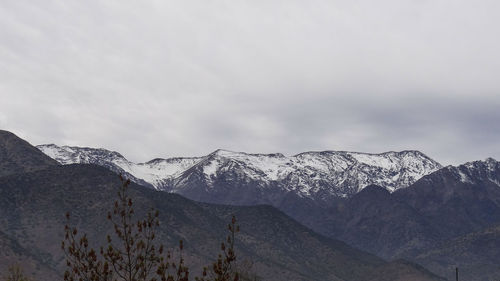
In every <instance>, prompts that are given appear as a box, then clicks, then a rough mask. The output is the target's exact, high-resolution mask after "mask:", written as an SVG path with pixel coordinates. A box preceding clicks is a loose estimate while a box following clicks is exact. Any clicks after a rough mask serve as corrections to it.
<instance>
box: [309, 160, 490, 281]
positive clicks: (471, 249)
mask: <svg viewBox="0 0 500 281" xmlns="http://www.w3.org/2000/svg"><path fill="white" fill-rule="evenodd" d="M499 180H500V163H499V162H497V161H496V160H494V159H491V158H490V159H486V160H485V161H474V162H470V163H466V164H464V165H460V166H458V167H453V166H448V167H445V168H443V169H441V170H439V171H436V172H434V173H432V174H430V175H427V176H424V177H423V178H421V179H420V180H418V181H417V182H416V183H414V184H413V185H411V186H409V187H408V188H405V189H400V190H397V191H396V192H394V193H392V194H391V193H389V192H388V191H387V190H385V189H384V188H382V187H378V186H370V187H367V188H365V189H364V190H362V191H361V192H359V193H358V194H356V195H355V196H353V197H351V198H349V199H347V200H344V201H342V202H339V203H338V204H337V205H336V206H335V208H334V209H331V210H329V212H325V213H324V215H322V216H321V217H320V218H319V219H318V220H319V221H321V222H322V223H323V224H322V225H320V224H319V223H318V224H317V228H318V230H319V231H320V232H321V233H323V234H325V235H327V236H330V237H336V238H339V239H341V240H343V241H345V242H347V243H348V244H350V245H353V246H355V247H357V248H359V249H363V250H366V251H368V252H371V253H374V254H376V255H378V256H381V257H384V258H387V259H395V258H405V259H410V260H413V261H415V262H418V263H419V264H422V265H424V266H425V267H427V268H429V269H431V270H433V271H434V272H438V273H439V274H442V275H443V276H445V277H448V278H449V279H452V277H453V276H452V275H453V271H452V270H451V269H452V268H453V267H454V266H459V267H461V266H463V267H464V268H463V270H462V274H463V275H464V276H466V277H467V280H473V281H482V280H491V279H490V278H492V277H493V276H500V268H498V267H494V266H493V265H494V264H500V256H499V255H495V254H492V251H489V250H487V249H486V248H487V247H488V246H487V245H490V246H494V245H497V244H498V243H500V242H499V240H498V235H496V234H495V233H494V232H493V231H487V230H486V229H488V228H492V229H497V228H495V227H496V226H498V225H500V186H499V182H500V181H499ZM476 243H477V244H476ZM481 251H484V254H485V256H484V257H483V258H478V255H481ZM493 252H494V250H493ZM487 253H488V254H487ZM486 256H487V257H489V258H491V260H489V261H488V263H485V260H484V259H485V257H486Z"/></svg>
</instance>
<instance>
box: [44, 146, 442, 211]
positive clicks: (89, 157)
mask: <svg viewBox="0 0 500 281" xmlns="http://www.w3.org/2000/svg"><path fill="white" fill-rule="evenodd" d="M38 148H39V149H40V150H42V151H43V152H44V153H46V154H47V155H49V156H51V157H52V158H54V159H56V160H57V161H59V162H60V163H62V164H70V163H94V164H97V165H101V166H105V167H108V168H110V169H111V170H113V171H115V172H120V173H123V174H125V175H126V176H129V177H130V178H131V179H132V180H134V181H143V182H145V183H148V184H149V185H151V186H153V187H154V188H156V189H159V190H166V191H169V192H176V193H180V194H183V195H186V196H188V194H196V196H198V195H199V196H201V197H203V196H202V195H200V193H203V192H208V191H210V192H215V191H216V190H217V188H219V187H221V186H225V188H230V187H231V186H233V187H234V188H236V187H238V188H243V187H244V188H245V190H246V191H245V192H251V193H253V192H255V193H256V194H255V196H257V197H259V196H264V195H263V194H265V193H269V192H271V193H273V194H282V195H280V196H285V194H287V193H292V194H296V195H297V196H298V197H303V198H310V199H314V200H328V198H331V197H349V196H352V195H354V194H356V193H357V192H359V191H360V190H362V189H363V188H364V187H366V186H367V185H370V184H376V185H379V186H383V187H384V188H386V189H387V190H389V191H390V192H392V191H394V190H397V189H399V188H404V187H407V186H409V185H411V184H412V183H414V182H415V181H416V180H418V179H419V178H421V177H422V176H424V175H427V174H430V173H432V172H434V171H436V170H438V169H440V168H441V165H440V164H439V163H438V162H436V161H434V160H432V159H431V158H429V157H427V156H426V155H425V154H423V153H421V152H419V151H416V150H406V151H400V152H394V151H390V152H384V153H377V154H374V153H361V152H349V151H333V150H328V151H309V152H303V153H299V154H297V155H294V156H285V155H283V154H281V153H272V154H256V153H246V152H234V151H230V150H225V149H217V150H215V151H214V152H212V153H210V154H208V155H206V156H202V157H185V158H184V157H177V158H168V159H162V158H156V159H153V160H151V161H148V162H145V163H133V162H130V161H128V160H127V159H125V158H124V157H123V156H122V155H121V154H119V153H118V152H112V151H108V150H105V149H94V148H80V147H69V146H56V145H40V146H38ZM198 189H199V190H198ZM197 190H198V191H197ZM250 190H253V191H250ZM257 194H260V195H257ZM193 196H194V195H193ZM234 196H241V194H238V193H235V194H234ZM248 196H249V197H252V196H254V195H252V196H250V195H248ZM188 197H189V196H188ZM201 197H200V198H198V197H197V198H196V199H198V200H201V201H212V199H207V200H203V199H202V198H201ZM264 197H265V196H264ZM214 200H215V199H214ZM221 200H222V199H221ZM235 200H236V199H235ZM241 200H243V199H241ZM262 200H263V201H262V202H261V201H258V200H257V201H258V202H260V203H272V202H268V201H265V200H264V199H262ZM266 200H267V199H266ZM231 202H233V201H231ZM238 202H239V203H242V204H243V203H244V202H240V201H238Z"/></svg>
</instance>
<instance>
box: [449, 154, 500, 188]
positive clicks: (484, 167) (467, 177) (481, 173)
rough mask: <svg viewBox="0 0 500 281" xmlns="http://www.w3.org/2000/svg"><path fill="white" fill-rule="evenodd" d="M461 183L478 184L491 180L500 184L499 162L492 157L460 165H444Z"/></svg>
mask: <svg viewBox="0 0 500 281" xmlns="http://www.w3.org/2000/svg"><path fill="white" fill-rule="evenodd" d="M445 169H447V170H448V171H449V172H450V173H452V174H453V175H455V177H456V178H457V179H459V180H460V182H462V183H469V184H478V183H482V182H492V183H494V184H496V185H498V186H500V163H499V162H497V161H496V160H495V159H493V158H487V159H486V160H484V161H474V162H467V163H465V164H463V165H460V166H457V167H455V166H447V167H445Z"/></svg>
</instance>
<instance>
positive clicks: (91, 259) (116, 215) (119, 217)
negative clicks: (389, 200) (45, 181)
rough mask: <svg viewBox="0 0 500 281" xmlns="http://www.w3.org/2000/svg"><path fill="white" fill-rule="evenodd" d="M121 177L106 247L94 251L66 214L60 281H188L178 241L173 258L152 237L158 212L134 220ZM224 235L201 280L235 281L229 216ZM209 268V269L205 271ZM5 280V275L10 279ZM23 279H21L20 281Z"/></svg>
mask: <svg viewBox="0 0 500 281" xmlns="http://www.w3.org/2000/svg"><path fill="white" fill-rule="evenodd" d="M120 180H121V182H122V184H121V187H120V189H119V190H118V193H117V195H118V198H117V200H116V201H115V202H114V205H113V211H112V212H109V213H108V215H107V218H108V220H109V221H110V222H111V224H112V225H113V230H114V236H111V235H107V236H106V240H107V242H106V247H100V249H99V251H96V250H95V249H93V248H92V247H91V246H90V245H89V241H88V237H87V234H83V235H80V234H79V233H78V229H77V228H76V227H70V226H69V220H70V215H69V213H67V214H66V217H67V220H68V224H67V225H66V226H65V228H64V230H65V239H64V240H63V241H62V244H61V248H62V249H63V251H64V252H65V255H66V265H67V270H66V272H65V274H64V280H65V281H118V280H120V281H159V280H161V281H189V269H188V267H187V266H186V265H185V263H184V258H183V255H182V251H183V248H184V247H183V242H182V240H181V241H179V255H178V258H177V259H176V261H174V258H173V254H172V252H170V251H167V252H165V251H164V247H163V245H161V244H158V243H156V242H155V238H156V230H157V228H158V226H159V219H158V215H159V214H158V211H157V210H154V209H151V210H150V211H149V212H148V213H147V214H146V215H145V217H144V218H142V219H138V220H134V208H133V201H132V198H131V197H130V196H129V194H128V192H127V191H128V187H129V185H130V180H125V179H123V178H122V177H121V176H120ZM228 230H229V235H228V237H227V240H226V243H227V244H226V243H224V242H223V243H222V244H221V253H220V254H219V256H218V259H217V261H216V262H214V263H213V265H212V267H211V268H210V270H208V269H207V268H205V269H204V270H203V277H201V278H198V277H196V278H195V280H200V281H238V280H239V273H238V272H237V270H236V269H235V267H234V262H235V261H236V254H235V252H234V242H235V240H234V239H235V233H236V232H239V226H238V225H237V224H236V218H235V217H234V216H233V217H232V220H231V223H230V224H229V225H228ZM207 270H208V273H207ZM9 281H10V280H9ZM19 281H24V280H19Z"/></svg>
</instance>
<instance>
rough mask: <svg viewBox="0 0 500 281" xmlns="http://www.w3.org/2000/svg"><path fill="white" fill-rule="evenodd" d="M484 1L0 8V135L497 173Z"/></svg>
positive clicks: (136, 151) (492, 33)
mask: <svg viewBox="0 0 500 281" xmlns="http://www.w3.org/2000/svg"><path fill="white" fill-rule="evenodd" d="M499 8H500V3H498V1H476V2H474V3H472V2H470V1H451V0H443V1H409V0H404V1H396V0H386V1H377V2H373V1H365V0H362V1H343V0H342V1H326V0H325V1H322V0H317V1H312V2H308V3H305V2H304V1H210V2H207V1H201V0H200V1H141V2H136V1H116V2H113V1H106V2H102V1H71V0H70V1H56V0H54V1H44V3H41V2H40V3H36V2H32V3H22V2H21V1H3V2H2V3H0V98H1V101H2V102H1V103H0V126H2V128H5V129H8V130H12V131H13V132H15V133H17V134H19V135H20V136H22V137H25V138H26V139H28V140H29V141H30V142H32V143H35V144H38V143H52V142H54V143H58V144H70V145H87V146H98V147H106V148H110V149H115V150H118V151H120V152H122V153H123V154H124V155H125V156H127V157H129V158H131V159H132V160H135V161H146V160H148V159H150V158H153V157H167V156H179V155H202V154H206V153H208V152H210V151H211V150H214V149H216V148H219V147H222V148H226V149H232V150H239V151H248V152H284V153H287V154H294V153H298V152H301V151H305V150H322V149H338V150H356V151H367V152H381V151H387V150H401V149H419V150H422V151H423V152H425V153H427V154H428V155H429V156H431V157H433V158H435V159H437V160H439V161H441V162H443V163H444V164H448V163H454V164H457V163H460V162H464V161H469V160H476V159H482V158H485V157H488V156H492V157H496V158H497V159H500V149H499V148H498V145H497V143H498V142H499V140H500V135H499V134H500V133H499V132H500V128H499V126H500V125H498V124H500V122H499V121H500V114H499V113H498V111H497V110H496V109H497V108H498V106H499V105H500V104H499V103H500V95H499V90H500V85H499V84H498V83H497V80H498V77H499V74H500V56H499V55H498V52H497V50H498V49H500V40H499V39H498V38H500V36H499V35H500V34H499V31H498V28H497V27H498V26H499V25H500V19H499V18H498V17H497V16H496V14H495V11H498V9H499Z"/></svg>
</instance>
